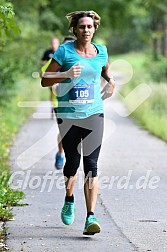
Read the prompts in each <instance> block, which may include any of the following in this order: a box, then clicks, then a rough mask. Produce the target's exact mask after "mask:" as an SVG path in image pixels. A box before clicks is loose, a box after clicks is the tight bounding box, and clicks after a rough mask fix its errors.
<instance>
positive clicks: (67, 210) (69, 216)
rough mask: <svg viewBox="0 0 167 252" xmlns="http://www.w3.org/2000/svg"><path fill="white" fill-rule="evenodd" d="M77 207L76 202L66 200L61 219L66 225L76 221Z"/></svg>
mask: <svg viewBox="0 0 167 252" xmlns="http://www.w3.org/2000/svg"><path fill="white" fill-rule="evenodd" d="M74 213H75V207H74V202H68V201H65V203H64V206H63V208H62V211H61V219H62V222H63V223H64V224H65V225H71V224H72V223H73V221H74Z"/></svg>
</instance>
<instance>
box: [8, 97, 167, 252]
mask: <svg viewBox="0 0 167 252" xmlns="http://www.w3.org/2000/svg"><path fill="white" fill-rule="evenodd" d="M45 105H46V104H45ZM118 108H119V109H118ZM120 109H122V110H125V108H124V107H123V106H122V104H121V103H120V102H119V101H118V100H117V99H115V98H114V97H113V98H112V99H111V100H108V101H106V102H105V132H104V139H103V145H102V150H101V154H100V159H99V194H98V202H97V208H96V216H97V217H98V218H99V219H100V223H101V227H102V231H101V233H100V234H97V235H95V236H92V237H87V236H83V235H82V232H83V228H84V222H85V217H86V209H85V203H84V196H83V173H82V165H81V167H80V169H79V171H78V182H77V184H76V188H75V200H76V217H75V221H74V223H73V225H71V226H65V225H64V224H63V223H62V222H61V218H60V212H61V208H62V205H63V201H64V184H63V175H62V171H59V172H57V171H56V170H55V169H54V156H55V153H56V151H57V149H56V135H57V126H56V121H55V120H51V119H47V118H45V119H44V117H45V116H46V112H48V108H39V109H38V111H37V112H36V113H35V114H34V115H33V116H32V117H31V118H30V120H29V121H28V123H27V124H26V125H24V126H23V127H22V129H21V130H20V132H19V133H18V135H17V137H16V140H15V142H14V145H13V147H12V149H11V164H12V167H13V177H14V183H13V186H14V187H15V188H16V189H21V190H23V191H24V192H25V194H26V199H25V200H24V202H25V203H27V204H28V205H27V206H24V207H15V208H14V209H13V211H14V213H15V220H13V221H9V222H8V223H7V225H8V227H9V228H8V239H7V245H8V247H9V248H10V251H12V252H18V251H25V252H38V251H40V252H45V251H49V252H59V251H72V252H75V251H83V252H84V251H85V252H86V251H106V252H130V251H139V252H146V251H154V252H166V251H167V193H166V191H167V183H166V181H167V180H166V179H167V145H166V144H165V143H164V142H163V141H161V140H159V139H157V138H156V137H154V136H152V135H150V134H149V133H147V132H146V131H145V130H143V129H141V128H140V127H139V126H137V125H136V124H135V123H134V121H133V119H132V118H131V119H130V118H129V117H126V116H122V114H121V115H120V113H118V111H120ZM125 114H126V113H125Z"/></svg>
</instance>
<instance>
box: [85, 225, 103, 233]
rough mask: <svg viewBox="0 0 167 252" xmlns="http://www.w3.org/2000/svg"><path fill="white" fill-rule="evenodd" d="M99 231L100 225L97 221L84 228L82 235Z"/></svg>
mask: <svg viewBox="0 0 167 252" xmlns="http://www.w3.org/2000/svg"><path fill="white" fill-rule="evenodd" d="M97 233H100V225H99V224H98V223H92V224H90V225H89V226H88V227H87V229H86V230H84V232H83V234H84V235H94V234H97Z"/></svg>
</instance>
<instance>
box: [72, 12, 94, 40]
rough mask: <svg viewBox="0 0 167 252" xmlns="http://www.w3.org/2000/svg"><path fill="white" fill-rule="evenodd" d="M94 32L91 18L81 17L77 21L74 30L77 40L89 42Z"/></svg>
mask: <svg viewBox="0 0 167 252" xmlns="http://www.w3.org/2000/svg"><path fill="white" fill-rule="evenodd" d="M94 32H95V28H94V23H93V19H92V18H91V17H82V18H80V19H79V20H78V24H77V28H76V34H77V39H79V40H82V41H91V39H92V37H93V34H94Z"/></svg>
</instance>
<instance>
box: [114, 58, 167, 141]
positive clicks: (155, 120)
mask: <svg viewBox="0 0 167 252" xmlns="http://www.w3.org/2000/svg"><path fill="white" fill-rule="evenodd" d="M118 59H123V60H126V61H127V62H128V63H130V64H131V66H132V68H133V76H132V78H131V80H130V81H129V82H128V83H126V84H125V85H122V88H121V91H120V92H121V94H122V95H123V96H124V97H125V96H127V95H128V94H129V93H130V92H132V91H134V90H135V88H136V87H140V84H142V83H144V84H146V85H148V86H149V88H150V90H151V94H150V95H149V97H148V98H147V99H146V100H145V101H144V102H142V104H141V105H140V106H138V107H137V109H135V110H134V111H133V112H132V113H131V116H132V117H133V118H135V119H136V122H137V123H138V124H139V125H140V126H142V127H143V128H145V129H147V130H148V131H149V132H150V133H151V134H154V135H155V136H157V137H159V138H161V139H163V140H164V141H166V142H167V131H166V128H167V114H166V111H167V84H166V83H161V82H159V83H157V82H156V83H155V82H153V81H152V80H151V77H150V76H149V73H148V69H146V68H145V65H144V63H145V60H146V56H145V55H144V54H142V53H130V54H124V55H117V56H112V57H111V61H112V62H114V61H115V60H118ZM121 71H122V69H121V66H120V72H121ZM139 95H141V94H140V93H139V92H136V94H135V95H134V96H131V98H130V99H126V106H127V107H128V108H129V110H130V111H131V110H133V106H134V104H135V103H136V100H137V99H138V96H139Z"/></svg>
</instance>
